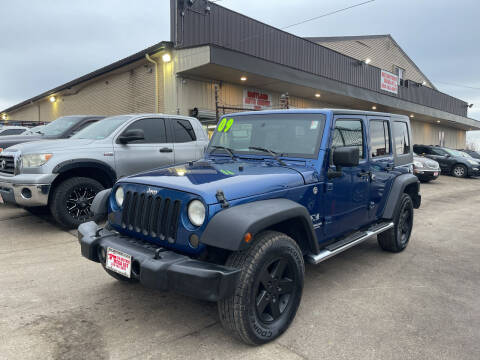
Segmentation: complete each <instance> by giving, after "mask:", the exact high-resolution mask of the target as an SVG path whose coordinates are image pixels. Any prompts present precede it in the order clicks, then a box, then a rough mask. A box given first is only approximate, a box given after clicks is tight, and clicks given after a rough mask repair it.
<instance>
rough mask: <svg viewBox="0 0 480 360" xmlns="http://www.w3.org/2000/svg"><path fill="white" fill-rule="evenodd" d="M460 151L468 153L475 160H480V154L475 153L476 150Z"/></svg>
mask: <svg viewBox="0 0 480 360" xmlns="http://www.w3.org/2000/svg"><path fill="white" fill-rule="evenodd" d="M459 151H462V152H464V153H467V154H468V155H470V156H471V157H472V158H474V159H478V160H480V152H478V151H474V150H464V149H463V150H459Z"/></svg>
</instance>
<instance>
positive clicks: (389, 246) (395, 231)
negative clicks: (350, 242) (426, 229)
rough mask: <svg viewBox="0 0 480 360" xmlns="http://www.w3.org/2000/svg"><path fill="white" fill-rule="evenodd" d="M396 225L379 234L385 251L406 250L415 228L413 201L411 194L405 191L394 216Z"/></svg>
mask: <svg viewBox="0 0 480 360" xmlns="http://www.w3.org/2000/svg"><path fill="white" fill-rule="evenodd" d="M394 223H395V226H394V227H393V228H391V229H389V230H387V231H384V232H382V233H380V234H378V236H377V240H378V244H379V245H380V247H381V248H382V249H383V250H385V251H390V252H400V251H402V250H404V249H405V248H406V247H407V245H408V241H409V240H410V235H411V233H412V228H413V203H412V199H411V198H410V195H408V194H405V193H403V194H402V197H401V198H400V201H399V204H398V207H397V210H396V212H395V217H394Z"/></svg>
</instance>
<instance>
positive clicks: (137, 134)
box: [118, 129, 145, 144]
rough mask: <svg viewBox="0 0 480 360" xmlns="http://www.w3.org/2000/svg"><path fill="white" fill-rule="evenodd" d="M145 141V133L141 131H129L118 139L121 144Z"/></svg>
mask: <svg viewBox="0 0 480 360" xmlns="http://www.w3.org/2000/svg"><path fill="white" fill-rule="evenodd" d="M144 139H145V133H144V132H143V130H141V129H132V130H127V131H125V132H124V133H123V134H122V135H120V136H119V137H118V141H119V142H120V143H121V144H128V143H130V142H132V141H137V140H144Z"/></svg>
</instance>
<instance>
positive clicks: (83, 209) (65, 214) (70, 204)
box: [50, 177, 104, 229]
mask: <svg viewBox="0 0 480 360" xmlns="http://www.w3.org/2000/svg"><path fill="white" fill-rule="evenodd" d="M103 189H104V187H103V186H102V184H100V183H99V182H98V181H96V180H93V179H90V178H85V177H75V178H70V179H67V180H65V181H63V182H62V183H60V184H59V185H58V186H57V187H56V188H55V189H54V191H53V193H52V196H51V198H50V211H51V212H52V215H53V217H54V218H55V220H56V221H57V222H58V223H60V224H61V225H63V226H65V227H67V228H69V229H72V228H77V227H78V226H79V225H80V224H82V223H84V222H87V221H90V220H94V216H93V214H92V213H91V212H90V206H91V205H92V201H93V199H94V198H95V195H97V194H98V193H99V192H100V191H102V190H103Z"/></svg>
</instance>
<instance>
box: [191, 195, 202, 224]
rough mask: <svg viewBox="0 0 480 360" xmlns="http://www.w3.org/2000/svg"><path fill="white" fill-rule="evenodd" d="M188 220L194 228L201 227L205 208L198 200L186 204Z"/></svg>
mask: <svg viewBox="0 0 480 360" xmlns="http://www.w3.org/2000/svg"><path fill="white" fill-rule="evenodd" d="M188 218H189V219H190V222H191V223H192V224H193V225H195V226H201V225H202V224H203V222H204V221H205V206H204V205H203V203H202V202H201V201H199V200H193V201H192V202H190V204H188Z"/></svg>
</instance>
